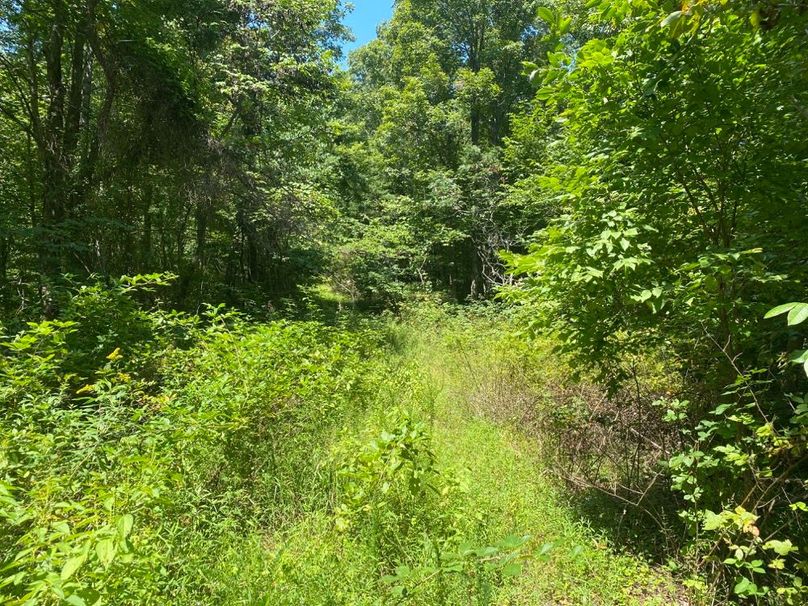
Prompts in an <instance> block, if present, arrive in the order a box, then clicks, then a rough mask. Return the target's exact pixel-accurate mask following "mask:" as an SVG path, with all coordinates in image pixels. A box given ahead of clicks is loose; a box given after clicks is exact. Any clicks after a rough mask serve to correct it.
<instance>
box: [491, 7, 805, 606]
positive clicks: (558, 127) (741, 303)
mask: <svg viewBox="0 0 808 606" xmlns="http://www.w3.org/2000/svg"><path fill="white" fill-rule="evenodd" d="M561 5H562V9H563V8H568V7H569V5H567V4H565V3H561ZM588 7H589V8H588V9H587V10H586V11H583V12H580V11H578V12H573V13H571V16H570V17H567V16H566V13H564V12H563V10H558V11H557V10H552V9H550V8H543V9H540V11H539V16H540V17H541V19H542V20H543V21H544V22H545V23H546V24H547V26H548V28H549V30H550V36H551V39H553V40H555V46H554V48H553V50H552V51H551V52H549V53H548V55H547V61H548V65H546V66H540V65H527V66H526V67H527V69H528V70H529V71H530V73H531V77H532V78H533V80H534V82H536V86H537V92H536V99H535V103H534V104H533V106H532V108H531V111H530V112H526V113H524V114H522V115H521V116H520V117H518V118H516V123H517V126H516V127H515V131H516V136H515V137H514V138H513V140H512V142H511V144H510V149H509V154H510V155H512V156H513V157H514V158H515V159H516V160H517V162H518V164H517V165H518V166H525V168H524V169H523V170H524V172H525V176H524V178H522V180H521V181H519V182H518V183H517V184H516V186H515V189H514V195H516V196H517V197H518V198H519V199H521V198H523V197H524V196H526V195H529V196H531V197H532V198H533V199H535V200H539V201H543V203H544V204H546V205H547V206H548V207H550V208H553V209H554V210H555V212H556V213H557V215H556V217H555V218H554V219H552V220H551V221H550V223H549V225H548V226H547V228H546V229H544V230H542V231H541V232H540V233H539V235H538V237H537V238H536V241H535V243H534V244H533V246H532V248H531V251H530V252H529V253H528V254H524V255H513V256H509V257H508V258H509V260H510V267H511V268H512V270H513V271H514V272H515V273H516V274H518V275H521V276H524V279H523V281H522V282H521V283H520V284H519V285H518V286H516V287H515V288H514V289H512V290H509V291H507V293H506V296H507V297H508V298H510V299H511V300H514V301H518V302H521V303H524V304H525V305H526V311H528V313H526V314H525V319H526V322H527V324H528V325H529V326H530V327H531V328H532V329H534V330H538V331H545V332H550V333H553V334H555V335H557V337H558V338H559V339H560V340H561V347H560V350H562V351H564V352H566V353H567V354H569V355H570V356H571V359H572V360H573V365H574V367H576V368H578V369H580V372H581V374H582V375H583V376H587V375H589V376H590V377H591V376H592V375H593V374H594V376H595V377H597V381H596V382H597V383H599V384H600V385H603V386H604V387H605V388H607V390H608V392H611V394H612V397H611V401H609V400H608V399H601V397H600V395H599V394H598V391H597V390H596V391H594V392H592V393H590V394H589V395H588V396H587V395H586V394H584V393H582V394H580V396H581V397H583V399H584V400H585V404H584V405H583V406H580V405H576V403H575V401H574V400H573V401H572V402H571V404H572V406H571V410H570V411H569V412H570V413H571V414H572V415H573V416H572V417H570V418H559V417H557V418H556V419H555V425H556V429H559V430H560V431H561V432H562V434H565V435H566V436H567V437H572V438H573V439H571V440H570V441H571V444H570V445H572V446H573V448H574V450H573V456H576V455H577V456H578V457H579V461H578V464H579V465H580V468H579V471H580V470H581V469H584V470H585V473H583V477H584V479H585V481H586V484H587V485H589V486H598V487H600V488H605V489H607V490H608V491H609V492H611V493H612V494H613V495H614V496H615V497H616V498H618V499H620V500H621V501H623V502H625V503H627V504H628V505H629V506H630V507H632V506H633V507H634V508H636V509H639V510H640V511H642V512H643V514H645V515H646V516H647V517H646V519H647V521H648V523H652V521H653V522H654V523H656V524H657V525H658V526H660V529H661V530H662V529H664V527H665V526H666V525H667V524H668V522H667V521H666V514H665V509H666V507H667V508H673V509H674V510H677V511H678V514H679V517H680V518H681V520H683V521H684V522H685V524H686V528H687V530H688V534H687V535H686V536H687V537H688V539H687V541H686V542H685V544H686V545H689V546H690V549H691V551H690V553H691V554H692V555H693V558H694V561H695V563H696V566H697V567H698V568H699V569H700V570H701V571H702V572H705V573H707V574H706V579H707V584H708V585H709V588H710V590H711V591H713V592H715V591H717V592H718V594H719V595H724V596H725V597H726V598H727V599H739V600H751V601H755V600H759V601H765V600H769V599H771V600H773V601H777V600H783V601H785V603H795V604H796V603H800V602H801V601H802V600H804V599H805V598H804V596H805V591H806V590H805V587H804V585H803V579H804V575H805V558H804V556H805V549H806V535H805V529H804V512H805V508H806V504H805V500H806V494H807V493H806V483H805V478H806V470H807V469H808V468H807V467H806V465H808V459H806V450H805V449H806V427H805V420H806V417H805V414H806V408H805V395H804V393H805V387H806V383H805V378H806V374H808V368H803V365H804V362H805V359H806V358H805V352H804V351H803V350H804V347H805V333H804V331H802V327H803V326H802V322H804V320H805V319H806V313H808V307H806V306H805V304H803V303H800V301H804V300H806V295H808V293H806V284H807V283H808V281H807V280H806V278H808V276H806V268H807V267H808V265H806V248H805V245H804V241H805V234H806V231H805V230H806V227H808V215H807V214H806V208H807V207H806V204H805V200H806V191H808V189H807V188H808V179H807V176H808V171H807V170H806V152H808V148H806V146H805V141H806V138H805V135H804V130H805V124H806V123H805V120H804V117H805V108H806V107H808V96H806V95H808V71H806V65H808V64H807V63H806V60H808V56H806V48H808V45H806V37H805V32H806V29H805V26H806V18H808V11H807V10H806V9H808V7H806V6H805V5H804V3H801V2H794V3H784V4H776V5H775V4H774V3H745V2H695V3H689V4H686V5H684V6H676V5H674V4H673V3H655V2H607V3H599V2H592V3H589V4H588ZM674 9H679V10H674ZM579 32H581V34H579ZM532 166H539V167H541V172H540V173H534V171H533V170H532ZM787 301H793V302H792V303H789V304H787V305H783V306H780V304H782V303H784V302H787ZM781 314H788V315H787V321H786V322H783V321H779V322H777V321H774V320H771V319H768V318H771V317H772V316H776V315H781ZM764 318H766V319H764ZM656 361H658V362H656ZM655 365H656V366H657V370H659V369H661V368H664V369H667V371H668V373H669V376H672V377H676V376H677V375H678V379H676V380H674V381H673V383H671V382H664V381H663V382H661V383H660V382H659V381H657V382H656V384H655V383H654V382H653V381H651V382H650V383H649V382H648V381H645V380H644V379H647V378H648V377H649V373H648V371H649V369H650V370H653V369H654V366H655ZM651 376H653V373H651ZM587 400H588V402H587ZM576 415H579V416H578V418H577V419H576ZM582 421H584V422H583V423H581V422H582ZM576 425H577V427H578V428H577V429H575V427H576ZM575 431H580V432H584V433H585V434H586V435H585V436H581V437H580V438H579V439H578V440H575V439H574V435H573V434H574V432H575ZM587 440H590V441H594V442H595V443H596V444H597V443H598V442H601V446H600V448H601V453H600V454H599V455H598V453H597V450H596V448H597V447H596V448H594V449H593V448H588V447H586V445H585V442H586V441H587ZM582 442H584V443H582ZM575 449H577V451H576V450H575ZM663 478H664V480H663V481H665V482H667V481H670V482H671V485H672V488H673V490H674V492H675V494H676V495H678V498H677V499H675V500H671V499H670V498H667V499H664V500H663V503H662V504H659V503H658V502H653V501H654V497H655V496H656V495H655V493H656V491H657V483H658V482H660V480H662V479H663ZM668 517H669V516H668ZM692 584H693V585H694V586H697V587H699V588H705V587H706V585H704V583H703V582H701V581H694V582H693V583H692Z"/></svg>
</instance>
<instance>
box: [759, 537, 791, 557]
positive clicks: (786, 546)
mask: <svg viewBox="0 0 808 606" xmlns="http://www.w3.org/2000/svg"><path fill="white" fill-rule="evenodd" d="M763 549H770V550H772V551H774V552H775V553H776V554H777V555H781V556H787V555H788V554H790V553H792V552H794V551H797V548H796V547H794V544H793V543H792V542H791V541H790V540H789V539H786V540H785V541H768V542H767V543H766V544H765V545H764V546H763Z"/></svg>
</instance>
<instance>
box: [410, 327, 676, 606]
mask: <svg viewBox="0 0 808 606" xmlns="http://www.w3.org/2000/svg"><path fill="white" fill-rule="evenodd" d="M476 353H480V352H476ZM416 356H417V358H418V360H419V364H420V366H421V368H423V369H431V370H429V371H427V372H425V374H424V376H425V378H426V380H427V381H429V382H430V383H431V384H432V386H433V388H434V389H436V390H437V391H438V396H437V397H436V399H435V407H434V422H435V425H434V432H435V433H434V440H435V445H436V449H437V452H438V455H439V457H440V460H441V461H442V464H444V465H446V466H447V467H450V468H452V469H454V471H455V473H456V474H457V475H458V476H460V477H462V478H463V482H464V484H465V485H467V486H468V487H469V498H470V499H472V501H473V502H474V506H475V507H476V508H477V509H479V511H480V512H482V513H483V515H484V516H485V517H486V518H487V519H488V521H489V524H490V525H491V526H492V527H495V528H498V529H499V531H500V532H501V533H502V534H503V535H506V534H529V535H531V536H532V537H533V539H532V545H531V547H532V549H533V551H534V552H535V555H534V557H532V558H531V559H530V560H529V564H528V565H527V566H526V569H525V572H524V573H523V574H522V575H521V576H520V577H518V578H517V579H516V581H515V583H514V584H512V585H510V586H508V587H506V588H505V589H504V590H503V591H502V592H501V593H500V595H499V596H498V601H497V603H500V604H512V605H525V606H527V605H532V606H533V605H550V604H554V605H555V604H558V605H562V604H564V605H566V604H576V605H605V604H614V605H624V604H626V605H627V604H648V605H650V604H659V605H672V604H679V603H684V602H680V600H679V598H678V597H677V596H676V591H675V588H674V585H673V584H672V582H671V580H670V579H669V578H667V577H666V576H665V575H664V574H662V573H660V572H659V571H656V570H652V569H651V568H649V566H648V565H647V564H645V563H644V562H642V561H641V560H639V559H637V558H635V557H632V556H628V555H617V554H615V553H613V552H612V551H611V550H610V549H609V547H608V545H607V544H606V541H605V539H604V538H603V537H598V536H597V535H596V534H595V533H594V532H593V531H591V530H590V529H588V528H586V527H585V526H584V525H583V524H582V523H581V522H580V521H579V520H577V519H576V517H575V515H574V514H573V512H572V511H571V510H570V509H569V507H568V506H566V505H565V503H564V502H563V499H562V498H561V497H560V495H559V494H558V492H557V490H556V489H555V487H554V486H553V482H552V480H551V479H550V478H549V477H548V475H547V474H545V473H543V469H544V466H543V464H542V462H541V461H540V460H539V457H538V454H537V453H536V449H535V447H534V446H533V445H531V443H530V441H529V440H527V439H526V438H525V437H524V436H522V435H520V434H519V433H518V432H517V431H516V430H514V429H510V428H508V427H502V426H498V425H496V424H494V423H492V422H491V421H489V420H487V419H484V418H480V417H479V416H475V415H474V414H473V412H472V409H473V405H472V401H473V400H474V398H475V397H478V394H479V392H491V391H496V389H493V390H492V389H489V388H490V386H487V385H486V383H487V382H489V381H496V380H497V378H496V377H495V376H492V373H491V372H490V371H491V368H490V366H488V365H489V364H490V360H486V359H484V360H483V361H482V362H481V363H479V364H476V365H469V363H468V360H467V356H466V355H464V354H460V353H458V352H457V351H452V349H451V348H450V347H446V346H445V343H444V344H441V342H440V340H437V341H436V340H434V339H432V340H426V341H424V340H423V339H422V340H420V343H419V344H418V346H417V353H416ZM475 357H476V356H475ZM436 361H439V362H437V363H436ZM493 374H496V373H493Z"/></svg>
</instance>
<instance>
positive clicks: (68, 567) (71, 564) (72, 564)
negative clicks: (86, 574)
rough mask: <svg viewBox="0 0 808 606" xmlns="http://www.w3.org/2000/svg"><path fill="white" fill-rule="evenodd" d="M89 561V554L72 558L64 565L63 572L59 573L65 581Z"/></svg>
mask: <svg viewBox="0 0 808 606" xmlns="http://www.w3.org/2000/svg"><path fill="white" fill-rule="evenodd" d="M86 561H87V556H86V555H85V554H81V555H78V556H76V557H74V558H70V559H69V560H68V561H67V562H65V565H64V566H63V567H62V572H61V574H60V575H59V576H60V577H61V578H62V580H63V581H66V580H68V579H69V578H70V577H72V576H73V575H74V574H76V571H77V570H78V569H79V568H81V567H82V566H83V565H84V562H86Z"/></svg>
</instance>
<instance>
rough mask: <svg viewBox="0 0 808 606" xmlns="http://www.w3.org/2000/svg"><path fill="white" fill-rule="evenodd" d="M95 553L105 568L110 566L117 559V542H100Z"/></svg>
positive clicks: (105, 540) (108, 540) (107, 540)
mask: <svg viewBox="0 0 808 606" xmlns="http://www.w3.org/2000/svg"><path fill="white" fill-rule="evenodd" d="M95 553H96V555H97V556H98V559H99V560H100V561H101V563H102V564H103V565H104V566H105V567H107V566H109V565H110V564H112V560H114V559H115V542H114V541H113V540H112V539H104V540H102V541H99V542H98V544H97V545H96V546H95Z"/></svg>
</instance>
